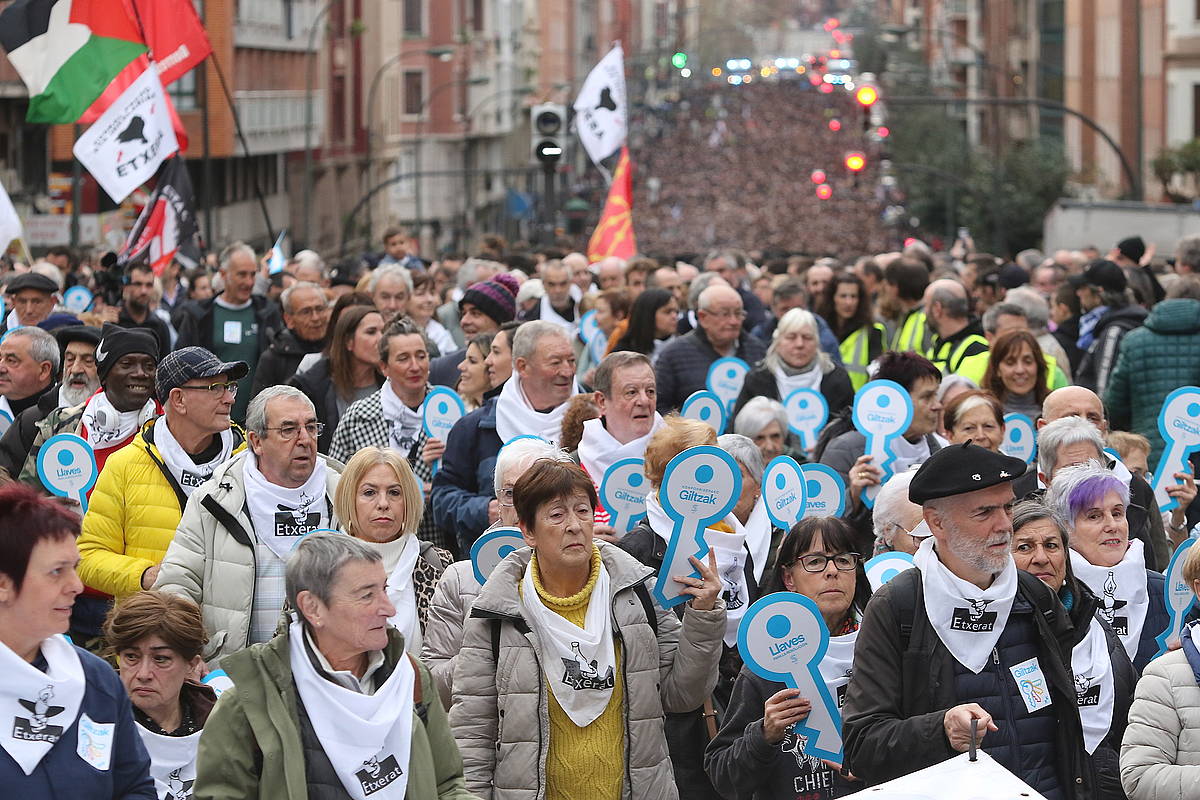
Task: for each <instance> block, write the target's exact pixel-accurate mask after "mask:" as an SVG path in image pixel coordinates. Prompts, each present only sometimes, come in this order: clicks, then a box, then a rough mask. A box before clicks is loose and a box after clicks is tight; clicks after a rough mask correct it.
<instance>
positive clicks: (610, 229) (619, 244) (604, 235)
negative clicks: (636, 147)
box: [587, 147, 637, 263]
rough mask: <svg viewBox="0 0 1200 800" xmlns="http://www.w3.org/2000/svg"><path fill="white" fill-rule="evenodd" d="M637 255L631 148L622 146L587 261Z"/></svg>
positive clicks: (589, 243)
mask: <svg viewBox="0 0 1200 800" xmlns="http://www.w3.org/2000/svg"><path fill="white" fill-rule="evenodd" d="M636 254H637V240H636V239H635V238H634V236H633V170H632V169H631V168H630V166H629V148H628V147H622V148H621V156H620V158H618V159H617V168H616V170H615V171H614V172H613V182H612V186H610V187H608V199H607V200H605V201H604V213H603V214H601V215H600V224H599V225H597V226H596V230H594V231H592V238H591V240H590V241H588V253H587V255H588V261H589V262H592V263H595V262H597V261H599V260H600V259H602V258H608V257H609V256H617V257H618V258H633V257H634V256H635V255H636Z"/></svg>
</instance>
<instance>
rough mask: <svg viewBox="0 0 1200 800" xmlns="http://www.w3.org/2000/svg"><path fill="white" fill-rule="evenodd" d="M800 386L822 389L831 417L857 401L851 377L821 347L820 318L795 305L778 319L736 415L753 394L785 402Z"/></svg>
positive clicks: (746, 383)
mask: <svg viewBox="0 0 1200 800" xmlns="http://www.w3.org/2000/svg"><path fill="white" fill-rule="evenodd" d="M797 389H813V390H815V391H818V392H820V393H821V395H822V396H823V397H824V398H825V402H826V403H828V405H829V414H830V416H832V415H834V414H836V413H837V412H839V411H841V410H842V409H845V408H849V407H850V404H851V403H853V402H854V387H853V386H851V384H850V376H849V375H848V374H847V373H846V370H845V369H843V368H842V367H839V366H837V365H836V364H834V363H833V360H832V359H830V358H829V356H828V355H827V354H826V353H825V352H823V351H822V350H821V346H820V341H819V333H818V329H817V318H816V317H815V316H813V314H812V312H810V311H806V310H805V309H803V308H793V309H792V310H791V311H789V312H787V313H786V314H784V315H783V319H781V320H779V325H777V326H776V327H775V334H774V336H773V337H772V338H771V346H770V347H769V348H767V355H766V358H764V359H763V360H762V361H761V362H760V363H758V364H756V365H753V367H752V369H751V370H750V372H749V373H747V375H746V381H745V383H743V384H742V392H741V394H740V395H738V399H737V404H736V405H735V406H734V409H733V415H734V417H735V418H736V417H737V415H738V412H740V411H741V410H742V406H744V405H745V404H746V403H748V402H750V398H752V397H769V398H770V399H772V400H777V401H779V402H781V403H782V402H783V401H784V400H787V397H788V395H790V394H791V393H792V392H794V391H796V390H797Z"/></svg>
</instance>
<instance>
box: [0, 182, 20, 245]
mask: <svg viewBox="0 0 1200 800" xmlns="http://www.w3.org/2000/svg"><path fill="white" fill-rule="evenodd" d="M23 238H25V229H24V228H23V227H21V218H20V217H18V216H17V210H16V209H15V208H13V204H12V199H11V198H10V197H9V196H8V192H7V191H6V190H5V188H4V187H3V186H0V252H4V251H5V250H7V249H8V246H9V245H10V244H12V242H13V240H14V239H23Z"/></svg>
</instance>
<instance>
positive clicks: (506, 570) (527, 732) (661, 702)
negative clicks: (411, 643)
mask: <svg viewBox="0 0 1200 800" xmlns="http://www.w3.org/2000/svg"><path fill="white" fill-rule="evenodd" d="M599 547H600V554H601V558H602V559H603V562H604V566H605V568H606V569H607V570H608V573H609V578H610V581H611V587H612V597H611V599H610V601H609V602H611V604H612V614H613V623H614V630H613V633H614V635H615V636H619V637H620V639H621V641H622V651H621V652H622V655H621V671H622V674H623V679H624V681H625V693H624V697H625V707H624V709H623V714H624V718H625V736H626V742H627V747H626V752H627V754H628V763H627V764H626V765H625V766H626V768H625V785H624V788H623V790H622V797H624V798H625V799H626V800H635V799H636V800H641V799H642V798H645V800H674V798H676V797H678V792H677V790H676V788H675V775H674V772H673V771H672V769H671V759H670V755H669V754H668V752H667V740H666V736H665V734H664V732H663V714H664V712H665V711H691V710H692V709H695V708H698V707H699V706H700V705H701V704H702V703H703V702H704V700H705V698H706V697H708V696H709V695H710V694H711V693H712V690H713V687H714V686H715V685H716V682H717V662H718V660H719V659H720V657H721V644H722V642H721V638H722V636H723V635H724V632H725V606H724V604H723V603H722V602H721V601H720V600H718V601H717V606H716V608H714V609H713V610H712V611H697V610H695V609H693V608H691V607H688V608H687V609H686V610H685V611H684V614H683V620H682V624H681V622H680V619H679V618H678V617H677V616H676V615H675V614H674V612H671V611H665V610H663V609H661V608H659V607H658V606H657V604H654V605H653V608H654V609H655V611H656V616H657V621H658V636H657V639H656V638H655V635H654V629H653V628H652V627H651V625H650V622H649V621H648V620H647V618H646V611H645V607H644V606H643V604H642V601H641V599H640V598H639V597H638V596H637V593H636V592H635V591H634V587H635V586H637V585H638V584H639V583H643V582H644V583H646V584H647V587H650V586H652V585H653V574H654V573H653V572H652V571H651V570H650V569H648V568H647V567H645V566H644V565H643V564H642V563H641V562H639V561H637V560H636V559H634V558H633V557H632V556H630V555H628V554H627V553H625V552H624V551H622V550H620V549H619V548H617V547H613V546H611V545H607V544H604V543H599ZM529 556H530V551H528V550H518V551H517V552H516V553H513V554H511V555H510V556H509V557H508V558H506V559H505V560H504V561H503V562H501V563H500V565H499V566H498V567H496V569H495V571H494V572H493V573H492V574H491V576H490V577H489V578H488V582H487V583H486V584H485V585H484V587H483V591H482V592H481V593H480V595H479V597H478V598H476V600H475V603H474V605H473V607H472V609H471V616H470V618H469V619H468V620H467V624H466V629H465V631H464V635H463V644H462V651H461V652H460V653H459V656H458V659H457V663H456V664H455V667H454V705H453V707H452V708H451V709H450V724H451V727H452V728H453V729H454V738H455V740H456V741H457V742H458V747H459V750H460V751H461V752H462V756H463V774H464V776H465V777H466V781H467V788H468V789H469V790H470V791H472V792H474V793H475V794H477V795H479V796H480V797H482V798H485V800H487V799H488V798H495V800H502V799H503V800H510V799H511V800H534V799H535V798H542V797H544V796H545V790H546V755H547V750H548V742H549V738H550V716H549V709H548V700H547V692H546V680H545V677H544V674H543V668H542V664H543V659H542V654H541V649H540V647H539V645H538V642H537V636H536V634H535V633H533V632H532V631H528V628H527V625H526V624H525V620H524V616H523V614H522V609H521V600H520V595H519V594H518V591H517V587H518V585H519V583H520V580H521V576H522V575H524V573H525V567H526V565H527V564H528V563H529ZM493 619H501V620H502V624H501V627H500V642H499V653H500V656H499V661H498V662H494V661H493V658H492V625H493ZM522 631H526V632H522Z"/></svg>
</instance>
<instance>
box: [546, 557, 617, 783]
mask: <svg viewBox="0 0 1200 800" xmlns="http://www.w3.org/2000/svg"><path fill="white" fill-rule="evenodd" d="M599 575H600V550H599V549H596V548H595V547H594V546H593V549H592V572H591V574H590V575H589V576H588V581H587V583H586V584H585V585H584V587H583V588H582V589H581V590H580V591H579V592H578V593H576V594H574V595H572V596H571V597H555V596H553V595H552V594H550V593H549V592H547V591H546V589H545V587H543V586H542V579H541V575H540V574H539V572H538V567H537V556H536V555H534V556H533V586H534V588H535V589H537V593H538V597H540V598H541V599H542V602H543V603H545V605H546V607H547V608H549V609H550V610H552V611H554V612H555V613H556V614H558V615H559V616H561V617H563V618H564V619H566V620H567V621H569V622H571V623H573V624H575V625H578V626H579V627H581V628H582V627H583V622H584V617H585V616H586V615H587V607H588V599H589V598H590V597H591V595H592V589H593V588H595V586H596V578H597V577H599ZM601 602H603V600H601ZM616 660H617V663H616V669H615V670H614V673H615V675H616V685H615V686H613V691H612V697H611V698H609V701H608V706H607V707H606V708H605V709H604V712H603V713H602V714H600V716H598V717H596V719H595V720H593V721H592V724H591V725H588V726H587V727H586V728H580V727H579V726H577V725H576V724H575V723H574V722H572V721H571V718H570V717H569V716H567V712H565V711H563V708H562V706H561V705H559V703H558V699H557V698H555V696H554V692H550V747H549V752H548V754H547V756H546V798H547V800H571V798H580V797H586V798H589V800H620V798H621V787H622V783H623V781H624V776H625V719H624V713H625V712H624V709H625V698H624V694H625V681H624V680H623V676H622V674H621V643H620V641H618V642H616ZM547 669H548V670H549V672H550V674H551V675H552V674H553V671H554V670H555V669H561V667H553V666H551V665H547ZM547 688H549V687H547Z"/></svg>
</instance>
